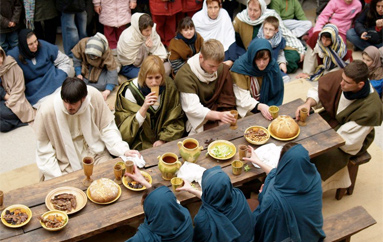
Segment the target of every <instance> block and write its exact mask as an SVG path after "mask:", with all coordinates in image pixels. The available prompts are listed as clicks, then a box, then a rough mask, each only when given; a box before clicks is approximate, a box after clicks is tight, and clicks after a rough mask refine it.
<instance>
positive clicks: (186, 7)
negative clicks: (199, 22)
mask: <svg viewBox="0 0 383 242" xmlns="http://www.w3.org/2000/svg"><path fill="white" fill-rule="evenodd" d="M202 4H203V1H196V0H182V13H184V14H185V15H186V16H189V17H190V18H192V17H193V15H194V14H195V13H196V12H198V11H199V10H201V8H202Z"/></svg>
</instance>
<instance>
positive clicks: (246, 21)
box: [233, 0, 305, 73]
mask: <svg viewBox="0 0 383 242" xmlns="http://www.w3.org/2000/svg"><path fill="white" fill-rule="evenodd" d="M269 16H274V17H276V18H278V20H279V30H280V31H282V35H283V38H285V40H286V48H285V56H286V60H287V73H292V72H295V71H296V70H297V69H298V63H299V62H302V61H303V58H304V54H305V48H304V46H303V45H302V42H301V41H299V40H298V39H297V37H295V36H294V35H293V33H291V31H290V30H289V29H288V28H286V27H285V26H284V24H283V21H282V19H281V17H279V15H278V14H277V13H276V12H275V10H273V9H267V6H266V3H265V1H264V0H248V1H247V8H246V9H245V10H243V11H242V12H240V13H238V14H237V16H236V17H235V19H234V21H233V25H234V30H235V37H236V43H237V45H238V46H241V47H242V46H243V47H244V48H245V49H247V48H248V47H249V45H250V42H251V40H252V39H254V38H255V37H256V36H257V34H258V32H259V29H260V27H261V25H262V23H263V22H264V20H265V19H266V18H267V17H269Z"/></svg>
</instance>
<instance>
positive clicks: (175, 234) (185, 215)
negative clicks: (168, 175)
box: [127, 186, 193, 242]
mask: <svg viewBox="0 0 383 242" xmlns="http://www.w3.org/2000/svg"><path fill="white" fill-rule="evenodd" d="M144 212H145V220H144V223H143V224H141V225H140V226H139V227H138V231H137V233H136V234H135V235H134V236H133V237H132V238H130V239H129V240H127V242H161V241H164V242H165V241H166V242H192V241H193V223H192V219H191V216H190V213H189V211H188V210H187V209H186V208H184V207H182V206H181V205H180V204H178V203H177V200H176V197H175V196H174V194H173V192H172V191H170V190H169V188H168V187H166V186H161V187H158V188H157V189H155V190H154V191H152V192H151V193H150V194H149V195H148V196H147V197H146V198H145V201H144Z"/></svg>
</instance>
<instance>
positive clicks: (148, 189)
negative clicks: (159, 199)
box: [141, 183, 164, 205]
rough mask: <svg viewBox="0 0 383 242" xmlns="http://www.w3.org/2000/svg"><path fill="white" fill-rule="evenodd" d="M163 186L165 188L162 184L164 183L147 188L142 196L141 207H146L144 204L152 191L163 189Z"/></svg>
mask: <svg viewBox="0 0 383 242" xmlns="http://www.w3.org/2000/svg"><path fill="white" fill-rule="evenodd" d="M162 186H164V184H162V183H155V184H153V185H152V187H151V188H147V189H146V190H145V191H144V194H142V198H141V205H144V202H145V199H146V197H147V196H149V194H150V193H151V192H152V191H154V190H156V189H157V188H159V187H162Z"/></svg>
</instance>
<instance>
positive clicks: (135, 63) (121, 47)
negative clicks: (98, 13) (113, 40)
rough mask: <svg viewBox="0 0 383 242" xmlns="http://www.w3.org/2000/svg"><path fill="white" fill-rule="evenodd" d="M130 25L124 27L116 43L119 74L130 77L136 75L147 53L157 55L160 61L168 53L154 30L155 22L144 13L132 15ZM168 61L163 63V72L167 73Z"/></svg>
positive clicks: (163, 59) (165, 58)
mask: <svg viewBox="0 0 383 242" xmlns="http://www.w3.org/2000/svg"><path fill="white" fill-rule="evenodd" d="M131 24H132V25H131V26H130V27H129V28H127V29H125V30H124V31H123V32H122V34H121V36H120V39H119V40H118V43H117V58H118V61H119V62H120V63H121V65H122V67H121V71H120V74H121V75H124V76H126V77H127V78H128V79H132V78H135V77H137V76H138V72H139V70H140V66H141V64H142V62H143V61H144V59H145V58H146V57H147V56H148V55H157V56H159V57H160V58H161V59H162V61H165V60H167V58H168V53H167V52H166V49H165V46H164V45H163V44H162V43H161V38H160V36H159V35H158V34H157V32H156V24H155V23H153V20H152V18H151V17H150V15H149V14H146V13H135V14H133V15H132V19H131ZM170 71H171V66H170V63H168V62H166V63H165V73H166V75H169V74H170Z"/></svg>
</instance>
